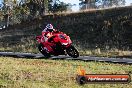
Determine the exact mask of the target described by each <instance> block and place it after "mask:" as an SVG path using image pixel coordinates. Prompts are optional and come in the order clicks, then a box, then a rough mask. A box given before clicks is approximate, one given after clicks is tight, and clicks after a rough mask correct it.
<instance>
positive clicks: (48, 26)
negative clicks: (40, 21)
mask: <svg viewBox="0 0 132 88" xmlns="http://www.w3.org/2000/svg"><path fill="white" fill-rule="evenodd" d="M46 28H47V30H48V31H50V32H52V31H53V29H54V28H53V26H52V24H47V25H46Z"/></svg>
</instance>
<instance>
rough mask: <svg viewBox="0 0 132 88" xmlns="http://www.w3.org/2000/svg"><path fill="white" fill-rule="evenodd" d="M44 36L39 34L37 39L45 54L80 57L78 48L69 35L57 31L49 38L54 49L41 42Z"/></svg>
mask: <svg viewBox="0 0 132 88" xmlns="http://www.w3.org/2000/svg"><path fill="white" fill-rule="evenodd" d="M41 38H42V36H37V37H36V39H37V41H38V43H39V45H38V49H39V51H40V52H41V53H42V54H43V55H44V56H45V57H50V56H51V55H54V56H58V55H67V54H68V55H69V56H71V57H73V58H77V57H79V52H78V50H77V49H76V48H75V47H74V46H73V45H72V41H71V39H70V37H69V36H68V35H66V34H65V33H63V32H55V33H53V36H52V37H51V38H49V39H48V42H49V46H50V47H51V49H52V51H51V50H50V49H48V47H46V46H45V43H44V42H41Z"/></svg>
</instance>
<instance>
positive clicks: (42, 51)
mask: <svg viewBox="0 0 132 88" xmlns="http://www.w3.org/2000/svg"><path fill="white" fill-rule="evenodd" d="M38 49H39V51H40V52H41V53H42V54H43V55H44V56H45V57H46V58H48V57H50V56H51V55H50V53H48V52H47V51H46V50H45V49H44V46H43V44H39V45H38Z"/></svg>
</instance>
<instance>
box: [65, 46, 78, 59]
mask: <svg viewBox="0 0 132 88" xmlns="http://www.w3.org/2000/svg"><path fill="white" fill-rule="evenodd" d="M66 52H67V54H68V55H69V56H71V57H73V58H77V57H79V52H78V51H77V49H76V48H75V47H74V46H72V45H71V46H70V47H69V48H68V49H66Z"/></svg>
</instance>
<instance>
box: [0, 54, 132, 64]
mask: <svg viewBox="0 0 132 88" xmlns="http://www.w3.org/2000/svg"><path fill="white" fill-rule="evenodd" d="M0 56H7V57H15V58H30V59H44V58H45V57H44V56H43V55H42V54H32V53H19V52H0ZM50 59H66V60H81V61H99V62H110V63H121V64H132V58H108V57H92V56H80V57H78V58H72V57H70V56H64V55H60V56H52V57H50Z"/></svg>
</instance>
